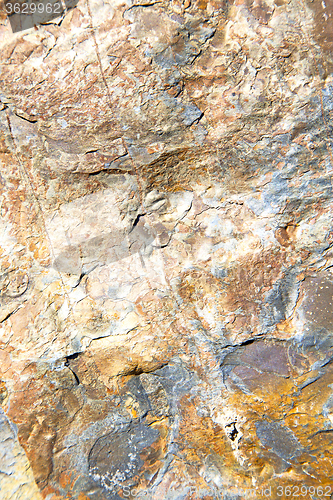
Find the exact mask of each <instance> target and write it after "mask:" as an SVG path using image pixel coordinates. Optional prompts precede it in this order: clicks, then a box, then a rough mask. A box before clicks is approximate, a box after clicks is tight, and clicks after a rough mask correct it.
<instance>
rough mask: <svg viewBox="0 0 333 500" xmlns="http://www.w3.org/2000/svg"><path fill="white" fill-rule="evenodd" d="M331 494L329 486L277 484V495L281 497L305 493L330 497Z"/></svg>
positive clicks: (300, 495)
mask: <svg viewBox="0 0 333 500" xmlns="http://www.w3.org/2000/svg"><path fill="white" fill-rule="evenodd" d="M331 494H332V488H331V486H317V487H316V488H315V487H314V486H305V485H304V486H296V485H294V486H278V487H277V496H279V497H282V496H286V497H293V498H295V497H306V496H307V495H316V496H318V497H330V496H331Z"/></svg>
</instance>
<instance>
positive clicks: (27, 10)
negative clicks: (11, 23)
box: [6, 2, 62, 15]
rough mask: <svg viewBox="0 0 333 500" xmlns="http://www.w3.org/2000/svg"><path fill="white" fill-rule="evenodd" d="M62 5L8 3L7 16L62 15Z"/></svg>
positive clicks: (58, 3) (57, 3)
mask: <svg viewBox="0 0 333 500" xmlns="http://www.w3.org/2000/svg"><path fill="white" fill-rule="evenodd" d="M61 12H62V5H61V3H60V2H56V3H46V4H44V3H42V2H38V3H27V2H25V3H19V2H16V3H11V2H8V3H6V13H7V14H9V15H10V14H35V13H38V14H43V13H46V14H59V15H60V14H61Z"/></svg>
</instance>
